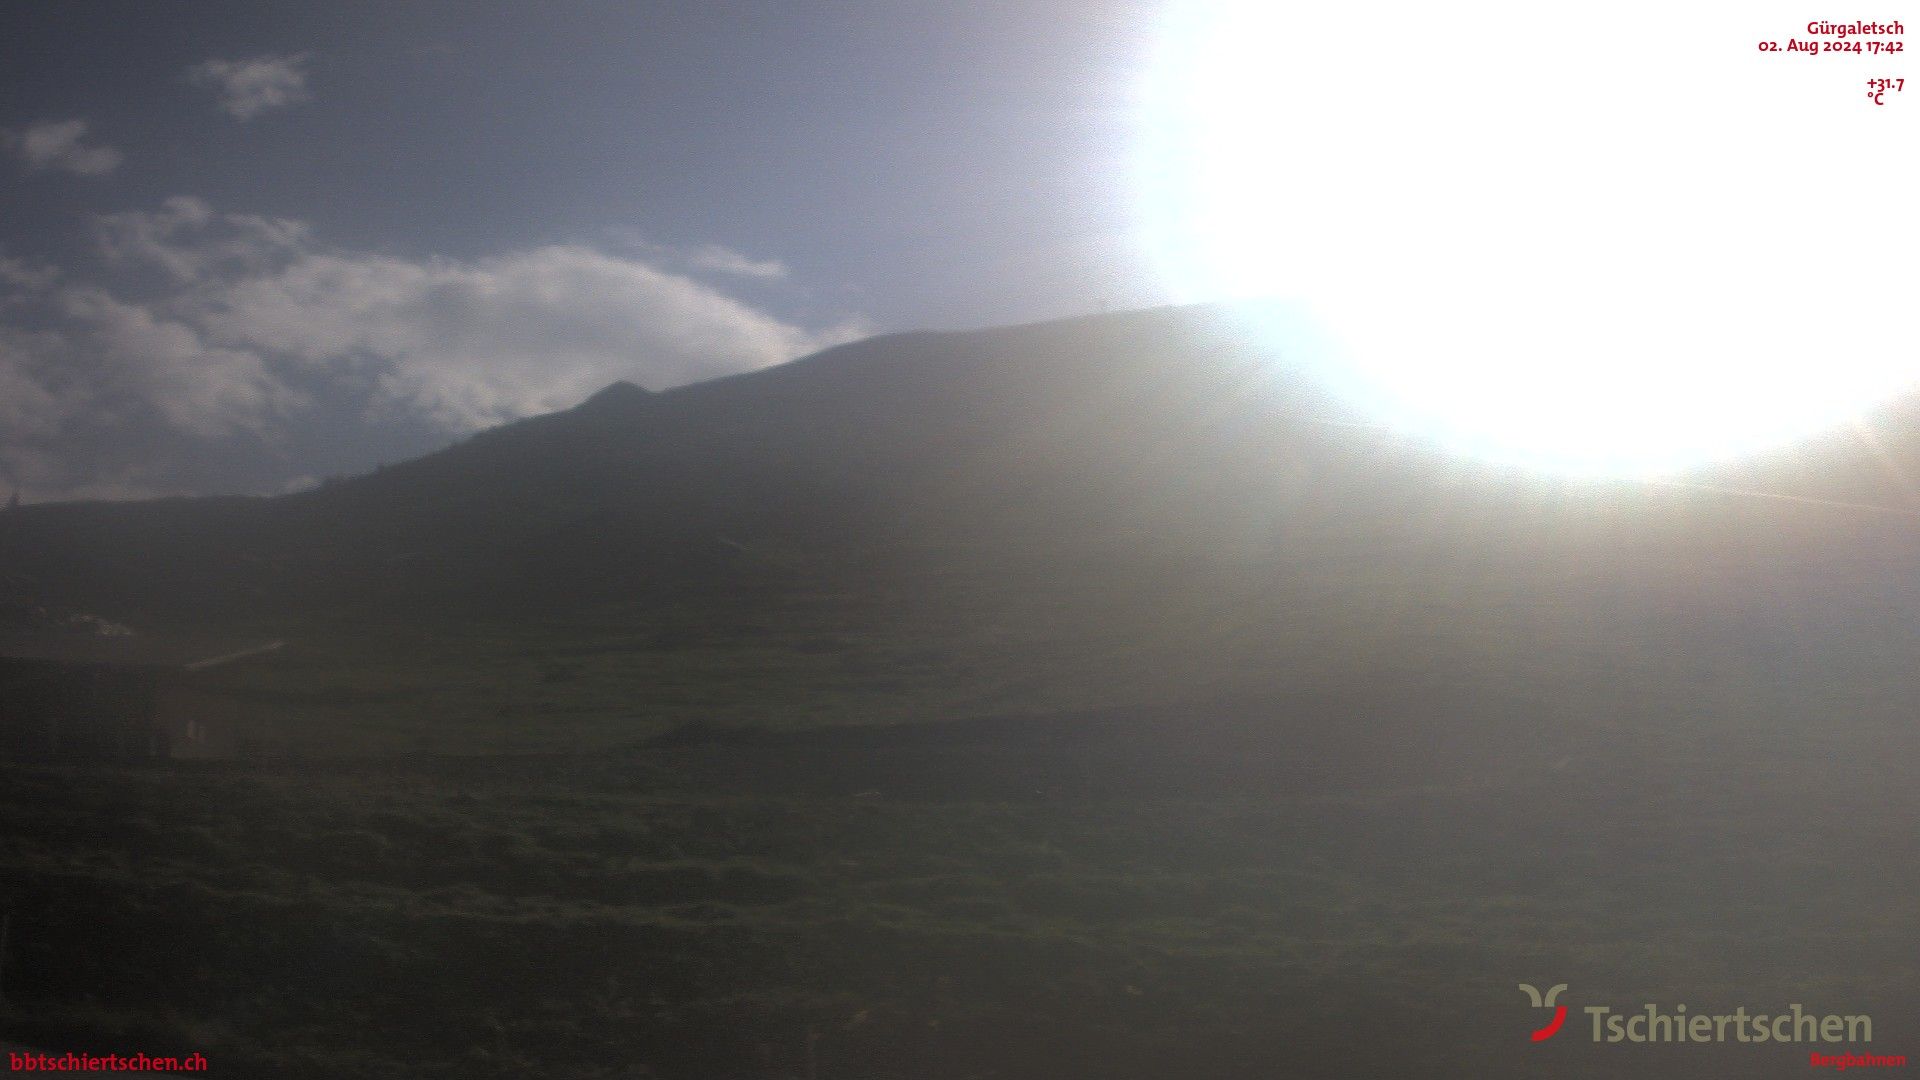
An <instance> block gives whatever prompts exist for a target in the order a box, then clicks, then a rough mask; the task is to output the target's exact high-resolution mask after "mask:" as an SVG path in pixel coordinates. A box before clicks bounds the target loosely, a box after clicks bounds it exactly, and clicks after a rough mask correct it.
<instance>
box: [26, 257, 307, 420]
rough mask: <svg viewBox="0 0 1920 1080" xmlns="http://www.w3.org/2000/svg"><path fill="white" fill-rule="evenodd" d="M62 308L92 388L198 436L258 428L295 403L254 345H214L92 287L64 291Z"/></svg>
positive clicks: (185, 328)
mask: <svg viewBox="0 0 1920 1080" xmlns="http://www.w3.org/2000/svg"><path fill="white" fill-rule="evenodd" d="M59 307H60V310H61V312H62V314H64V315H65V316H66V317H67V319H68V320H69V324H70V325H71V326H72V327H73V329H72V330H71V331H70V335H71V337H72V338H73V340H74V342H75V344H76V351H78V352H79V353H80V354H81V355H82V356H83V357H84V358H85V359H86V361H87V362H88V363H90V364H91V365H93V367H94V372H95V384H94V386H93V387H92V389H93V390H94V391H95V392H102V391H107V392H119V393H123V394H125V395H127V396H128V397H130V398H132V399H134V400H137V401H139V402H142V403H144V404H145V405H147V406H148V407H151V408H152V409H153V410H154V411H156V412H157V413H158V414H159V416H160V417H161V418H162V419H163V420H164V421H165V422H166V423H167V424H168V426H170V427H172V428H174V429H175V430H177V431H182V432H185V433H187V434H190V435H197V436H200V437H202V438H209V439H212V438H220V437H223V436H226V435H232V434H235V433H237V432H242V431H247V432H254V433H256V434H257V433H260V432H262V431H263V430H264V429H265V426H266V424H267V423H268V421H269V420H271V419H272V418H273V417H274V416H276V415H278V414H281V413H284V412H286V411H288V410H289V409H291V408H293V407H295V406H297V405H298V404H299V403H300V395H299V394H297V393H295V392H294V391H292V390H291V389H289V388H288V387H287V386H286V385H285V384H284V383H283V382H282V381H281V380H280V379H279V378H278V377H276V375H275V374H274V373H273V372H272V371H271V370H270V369H269V367H268V365H267V362H266V360H265V359H264V358H263V357H261V356H260V355H259V354H258V353H257V352H254V351H251V350H247V349H234V348H224V347H220V346H216V345H213V344H210V343H209V342H207V341H206V340H205V339H204V338H203V337H202V336H201V334H200V333H199V331H197V330H195V329H194V328H193V327H190V326H188V325H186V324H184V323H182V322H178V321H174V320H171V319H168V318H165V317H163V316H161V315H158V314H156V313H155V312H153V311H152V310H149V309H148V308H145V307H142V306H140V305H137V304H129V303H126V302H125V301H122V300H118V299H115V298H114V297H112V296H110V295H108V294H107V293H106V292H104V291H102V290H100V289H97V288H92V287H78V288H69V289H64V290H62V291H61V295H60V298H59Z"/></svg>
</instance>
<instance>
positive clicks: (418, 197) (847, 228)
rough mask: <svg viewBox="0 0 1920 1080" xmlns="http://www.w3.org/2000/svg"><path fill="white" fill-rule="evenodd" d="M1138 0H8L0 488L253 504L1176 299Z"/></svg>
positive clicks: (3, 26)
mask: <svg viewBox="0 0 1920 1080" xmlns="http://www.w3.org/2000/svg"><path fill="white" fill-rule="evenodd" d="M1152 21H1153V13H1152V12H1151V10H1149V9H1148V8H1147V7H1145V6H1144V5H1128V4H1116V3H1099V4H1093V3H1076V2H1069V0H1044V2H1025V3H981V4H964V5H958V4H942V3H931V2H927V3H920V2H894V3H872V4H870V3H846V4H833V5H816V4H770V3H751V4H749V3H740V4H728V3H700V4H652V3H620V4H611V3H608V4H586V3H581V4H560V5H550V4H534V3H525V4H497V3H496V4H487V3H470V2H463V3H459V4H445V3H409V4H400V5H396V4H389V3H351V2H346V3H328V4H319V5H315V4H299V5H295V4H280V3H265V4H262V3H245V4H241V3H220V2H215V3H193V4H186V3H162V4H153V3H145V2H139V3H97V2H91V0H89V2H82V3H74V4H50V5H9V6H8V7H6V8H5V9H0V140H4V143H3V145H0V172H3V173H4V175H5V182H6V190H7V192H8V197H7V198H6V199H5V200H4V203H0V487H3V486H7V485H11V486H13V487H16V488H18V489H20V490H22V491H23V493H24V496H25V497H26V498H27V499H28V500H29V501H39V500H46V499H54V498H71V497H100V498H123V497H139V496H146V495H158V494H174V493H211V492H241V493H270V492H274V491H279V490H288V489H294V488H298V487H300V486H303V485H306V484H311V483H313V482H314V481H315V480H316V479H317V478H320V477H324V476H329V475H339V474H350V473H355V472H359V471H363V470H366V469H369V468H372V467H373V466H374V465H376V464H378V463H379V462H380V461H383V460H395V459H400V458H404V457H408V456H412V455H415V454H418V453H421V452H424V451H427V450H430V449H433V448H435V447H437V446H439V445H443V444H445V443H447V442H449V441H451V440H453V439H456V438H458V437H460V436H462V435H464V434H467V433H470V432H472V431H474V430H476V429H479V428H483V427H487V426H491V425H494V424H497V423H500V422H503V421H506V420H511V419H514V418H516V417H520V416H525V415H529V414H532V413H538V412H544V411H549V410H552V409H555V408H564V407H567V406H570V405H572V404H574V403H576V402H577V401H579V400H581V399H582V398H584V397H586V396H588V395H589V394H591V393H592V392H593V391H594V390H596V389H598V388H600V387H601V386H604V385H606V384H608V383H610V382H613V381H616V380H618V379H629V380H632V381H635V382H638V383H640V384H641V385H644V386H648V387H650V388H652V389H664V388H666V387H670V386H673V385H678V384H682V383H685V382H689V381H694V380H698V379H702V378H709V377H713V376H716V375H721V374H727V373H732V372H736V371H741V370H747V369H751V368H755V367H761V366H766V365H768V364H772V363H777V362H780V361H783V360H787V359H791V358H794V357H795V356H798V355H802V354H805V353H807V352H811V351H815V350H817V349H818V348H820V347H823V346H826V345H830V344H834V343H837V342H840V341H844V340H848V339H850V338H854V337H859V336H865V335H868V334H871V333H875V332H884V331H890V330H904V329H917V328H947V327H952V328H959V327H968V326H981V325H996V324H1004V323H1011V322H1020V321H1028V320H1034V319H1041V318H1050V317H1059V316H1067V315H1077V314H1085V313H1087V312H1091V311H1094V310H1096V309H1097V308H1099V307H1100V306H1102V305H1108V306H1113V307H1128V306H1141V305H1145V304H1151V303H1155V302H1160V301H1162V300H1165V299H1167V298H1168V294H1167V293H1166V292H1165V290H1163V289H1161V288H1160V287H1159V285H1158V284H1157V283H1155V282H1153V281H1152V280H1151V278H1150V275H1148V274H1147V273H1145V272H1143V271H1142V269H1141V268H1140V266H1139V262H1140V256H1139V253H1138V251H1137V249H1135V248H1132V247H1130V246H1129V243H1128V235H1127V229H1128V223H1127V214H1128V213H1129V209H1128V207H1129V202H1128V200H1129V195H1128V192H1127V191H1126V190H1125V184H1124V177H1125V175H1126V171H1127V169H1128V168H1129V164H1128V161H1127V158H1126V154H1127V147H1128V145H1129V144H1128V139H1127V135H1126V131H1127V128H1128V125H1129V124H1130V123H1133V122H1134V121H1133V119H1132V117H1131V115H1130V113H1129V110H1128V102H1129V101H1130V100H1131V98H1132V97H1134V96H1136V95H1137V92H1138V87H1137V79H1138V74H1139V71H1140V68H1141V65H1142V60H1141V56H1142V53H1143V50H1144V49H1145V47H1146V45H1145V34H1146V31H1147V28H1148V27H1149V26H1150V25H1151V24H1152Z"/></svg>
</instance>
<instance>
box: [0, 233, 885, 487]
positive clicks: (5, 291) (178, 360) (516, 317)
mask: <svg viewBox="0 0 1920 1080" xmlns="http://www.w3.org/2000/svg"><path fill="white" fill-rule="evenodd" d="M93 229H94V239H95V244H96V249H97V252H98V254H99V256H100V257H101V259H102V261H103V262H104V263H105V265H106V266H107V267H108V268H109V269H110V270H112V271H114V272H115V273H117V274H118V275H120V277H121V278H122V279H124V283H125V284H126V285H127V286H128V288H127V289H126V290H123V291H121V292H119V293H116V292H114V291H111V290H109V289H108V288H105V287H102V286H100V285H97V284H90V283H80V282H69V281H68V277H67V276H64V275H63V276H58V277H56V276H55V275H54V274H53V273H52V272H51V271H47V270H41V269H36V268H30V267H27V266H25V265H24V264H20V263H18V262H8V263H5V264H0V269H4V270H5V271H6V272H5V273H4V274H0V467H4V468H6V469H9V470H11V471H12V472H13V473H14V475H15V477H16V478H17V479H19V480H20V482H26V481H25V479H24V477H23V473H24V472H25V471H27V467H26V464H25V463H30V461H31V460H34V459H32V458H31V455H23V454H22V453H21V451H23V450H33V449H39V450H44V449H46V448H47V447H49V446H52V445H55V444H58V443H59V442H61V441H62V440H72V439H77V438H81V437H83V436H84V437H86V438H89V439H93V440H95V441H101V440H103V439H104V441H105V442H108V443H111V442H113V441H114V435H113V433H114V432H116V431H130V430H136V429H144V430H150V431H151V430H156V429H157V430H159V431H162V432H164V433H166V434H167V435H168V436H170V437H173V438H184V439H188V440H199V441H201V442H216V441H219V440H228V441H231V440H235V439H251V440H256V441H259V440H264V441H271V440H272V439H273V438H274V437H275V432H276V431H277V430H278V429H279V428H280V427H281V426H282V424H283V423H284V422H286V421H287V420H288V419H289V418H293V417H299V416H302V415H305V414H310V413H311V411H312V410H314V409H316V408H320V407H321V406H319V405H317V404H316V402H318V401H321V400H325V401H329V402H334V403H336V404H335V405H332V406H328V407H333V408H338V407H339V406H338V405H337V402H339V401H342V400H347V401H351V402H354V403H355V405H354V406H353V408H354V409H357V410H358V415H357V416H354V417H352V418H350V419H351V420H352V422H354V423H363V424H364V423H382V422H396V421H403V422H406V423H410V424H414V425H416V426H417V425H427V426H430V427H431V428H433V429H435V430H438V431H441V432H445V433H449V434H459V433H465V432H470V431H473V430H476V429H479V428H482V427H487V426H490V425H493V424H497V423H501V422H504V421H508V420H512V419H516V418H519V417H523V416H528V415H532V414H535V413H541V412H548V411H552V410H554V409H560V408H566V407H569V406H571V405H573V404H576V403H577V402H579V401H580V400H581V399H583V398H584V397H586V396H587V395H589V394H590V393H592V392H593V391H594V390H597V389H598V388H600V387H602V386H604V385H606V384H608V383H610V382H614V381H616V380H619V379H630V380H633V381H635V382H638V383H641V384H642V385H645V386H648V387H651V388H653V389H664V388H668V387H672V386H676V385H680V384H683V383H688V382H694V381H699V380H702V379H707V378H713V377H717V376H721V375H727V374H733V373H737V372H741V371H748V370H753V369H756V368H762V367H767V366H769V365H773V364H778V363H781V362H784V361H786V360H790V359H793V358H795V357H797V356H800V355H804V354H806V353H809V352H813V351H816V350H818V349H821V348H824V347H826V346H828V345H831V344H836V343H839V342H842V341H846V340H850V339H851V338H854V337H857V336H859V335H860V334H861V333H862V332H863V331H864V328H863V327H862V326H860V325H858V324H853V323H848V324H843V325H839V326H834V327H830V328H826V329H821V330H809V329H806V328H803V327H801V326H798V325H795V324H793V323H790V322H787V321H784V320H782V319H780V318H778V317H776V316H774V315H772V314H770V313H768V312H766V311H763V310H761V309H759V308H756V307H754V306H752V305H750V304H748V303H747V302H745V301H743V300H741V299H739V298H738V297H736V296H734V295H731V294H730V293H729V292H727V291H725V290H723V289H722V288H720V287H717V286H716V285H714V284H711V283H709V282H707V281H703V280H700V279H697V278H695V277H693V276H691V275H690V274H689V273H686V272H682V271H680V270H676V269H668V268H666V267H664V266H662V265H660V261H659V260H654V259H649V258H647V257H644V256H625V255H618V254H610V253H608V252H606V251H603V250H600V249H598V248H595V247H591V246H587V245H580V244H553V245H547V246H541V247H534V248H528V249H524V250H517V251H510V252H506V253H502V254H498V255H493V256H489V257H485V258H477V259H471V260H460V259H450V258H439V257H425V258H407V257H401V256H397V255H393V254H389V253H383V252H368V251H353V250H343V249H339V248H335V247H330V246H328V245H325V244H323V243H322V242H321V241H320V240H318V239H317V238H316V237H315V235H314V233H313V230H312V229H310V228H309V227H308V226H307V225H305V224H304V223H302V222H298V221H292V220H288V219H283V218H273V217H265V216H261V215H254V214H241V213H223V212H220V211H217V210H216V209H215V208H214V207H212V206H211V205H209V204H208V203H206V202H205V201H203V200H200V199H196V198H191V197H177V198H173V199H169V200H167V201H166V202H165V203H163V204H162V205H161V206H160V207H158V208H156V209H153V210H141V211H131V212H125V213H117V214H106V215H101V216H99V217H98V218H96V219H95V220H94V222H93ZM712 250H713V251H723V250H724V249H712ZM727 254H728V255H733V253H731V252H728V253H727ZM733 257H734V258H735V259H738V260H740V262H741V264H742V265H744V266H746V267H747V268H748V270H747V271H742V270H740V269H739V268H737V267H716V273H721V274H729V275H738V274H740V273H746V275H747V276H749V277H758V278H762V279H766V278H770V277H771V276H772V275H771V274H769V273H764V272H762V273H754V272H750V271H751V270H752V269H753V268H761V269H764V268H766V267H769V266H777V265H778V264H771V263H762V262H758V261H755V260H750V259H746V258H745V257H743V256H737V255H733ZM780 271H781V273H784V272H785V268H784V267H781V268H780ZM129 295H132V296H137V297H139V298H138V299H129V298H128V296H129ZM137 441H138V440H132V442H137ZM96 472H97V465H96ZM290 475H291V474H290ZM52 479H54V478H51V477H47V476H39V477H37V478H36V479H35V480H34V481H33V483H34V484H35V485H36V486H44V485H45V484H47V483H48V482H50V481H51V480H52ZM97 480H98V477H97V476H89V477H79V476H69V477H65V478H61V482H62V483H63V484H65V486H66V487H68V488H74V489H76V490H77V485H79V484H81V483H83V482H85V481H97Z"/></svg>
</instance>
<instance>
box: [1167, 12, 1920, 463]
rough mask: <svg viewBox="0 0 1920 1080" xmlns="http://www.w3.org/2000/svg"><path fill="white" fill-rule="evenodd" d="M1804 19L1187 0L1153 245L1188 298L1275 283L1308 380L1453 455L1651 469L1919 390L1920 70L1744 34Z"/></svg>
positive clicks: (1171, 54) (1717, 453) (1776, 439)
mask: <svg viewBox="0 0 1920 1080" xmlns="http://www.w3.org/2000/svg"><path fill="white" fill-rule="evenodd" d="M1683 7H1684V8H1686V9H1687V10H1684V11H1683V10H1680V9H1681V8H1683ZM1806 11H1807V9H1805V5H1804V4H1800V5H1797V6H1792V7H1788V6H1783V5H1780V4H1776V3H1771V2H1768V0H1759V2H1739V3H1726V4H1698V5H1672V4H1666V3H1658V4H1654V3H1641V2H1638V0H1629V2H1628V3H1626V4H1625V5H1624V6H1622V5H1620V4H1609V5H1602V6H1598V7H1596V6H1593V5H1541V4H1528V5H1525V6H1519V5H1511V4H1480V5H1475V4H1473V3H1463V4H1428V3H1420V4H1410V3H1393V4H1373V5H1346V4H1316V5H1304V4H1303V5H1292V4H1267V3H1254V2H1247V3H1231V4H1197V5H1196V4H1187V5H1179V6H1176V7H1175V8H1173V9H1171V13H1170V14H1169V16H1168V18H1167V19H1166V21H1165V25H1164V27H1162V30H1161V38H1160V40H1161V43H1162V44H1161V47H1160V49H1159V52H1158V55H1157V57H1156V59H1155V61H1154V63H1153V65H1152V70H1151V72H1150V73H1149V76H1148V78H1147V80H1146V82H1145V88H1146V89H1145V96H1146V101H1145V103H1144V104H1145V111H1144V113H1143V115H1144V116H1145V117H1146V118H1147V124H1146V131H1145V133H1144V138H1143V139H1142V141H1141V146H1142V153H1141V158H1140V160H1141V177H1140V179H1141V185H1140V189H1141V193H1142V199H1143V210H1144V215H1143V216H1144V220H1145V221H1146V228H1147V231H1148V233H1149V235H1150V237H1151V243H1152V245H1153V248H1154V251H1155V254H1156V256H1157V257H1158V259H1159V260H1160V261H1161V263H1162V264H1163V265H1164V267H1165V270H1166V273H1167V274H1168V276H1169V278H1170V281H1171V283H1172V287H1173V289H1174V291H1175V292H1176V293H1178V294H1179V295H1181V297H1182V298H1186V299H1204V298H1216V297H1222V296H1252V295H1265V296H1278V297H1282V298H1286V299H1288V300H1290V301H1292V302H1293V303H1294V304H1295V305H1296V310H1297V311H1298V312H1299V313H1300V314H1301V315H1302V316H1304V317H1306V318H1309V319H1311V320H1312V321H1313V322H1314V323H1315V324H1317V325H1318V326H1319V327H1320V329H1321V331H1322V332H1323V335H1324V342H1325V344H1324V345H1323V347H1321V348H1319V349H1317V350H1315V356H1314V358H1313V359H1314V361H1315V362H1316V363H1318V364H1321V365H1323V366H1324V367H1325V369H1326V371H1327V372H1328V374H1329V376H1330V377H1332V378H1334V379H1336V380H1338V381H1340V382H1341V383H1344V384H1345V385H1347V386H1349V387H1350V388H1351V389H1352V390H1353V391H1354V392H1355V393H1356V394H1359V395H1362V397H1363V399H1364V401H1365V403H1366V404H1368V405H1369V406H1370V407H1371V408H1373V409H1375V410H1377V411H1378V412H1379V413H1380V415H1381V416H1382V418H1383V419H1384V420H1386V421H1388V422H1391V423H1395V424H1400V425H1404V426H1409V427H1413V428H1416V429H1418V430H1421V431H1424V432H1426V433H1429V434H1431V435H1433V436H1435V437H1437V438H1439V439H1441V440H1443V441H1445V442H1447V443H1449V444H1451V445H1454V446H1457V447H1460V448H1463V449H1466V450H1469V451H1472V452H1476V453H1482V454H1486V455H1489V456H1494V457H1500V458H1505V459H1508V460H1516V461H1521V462H1525V463H1528V464H1534V465H1540V466H1548V467H1555V468H1563V469H1570V470H1578V471H1589V472H1608V473H1643V472H1660V471H1667V470H1672V469H1677V468H1684V467H1687V466H1689V465H1693V464H1698V463H1700V462H1703V461H1706V460H1711V459H1715V458H1720V457H1725V456H1731V455H1736V454H1740V453H1744V452H1750V451H1754V450H1757V449H1761V448H1766V447H1771V446H1779V445H1784V444H1788V443H1791V442H1792V441H1793V440H1795V439H1796V438H1799V437H1802V436H1805V435H1808V434H1810V433H1813V432H1816V431H1819V430H1821V429H1825V428H1829V427H1832V426H1834V425H1836V424H1840V423H1843V422H1845V421H1846V420H1848V419H1849V418H1852V417H1856V416H1858V415H1859V414H1861V413H1862V412H1864V411H1866V410H1867V409H1869V408H1871V407H1872V406H1873V405H1874V404H1875V403H1877V402H1879V401H1882V400H1884V399H1885V398H1887V397H1888V396H1890V395H1893V394H1896V393H1899V392H1901V391H1902V390H1905V389H1909V388H1912V387H1913V386H1915V385H1917V384H1920V379H1917V378H1916V373H1917V372H1920V340H1916V332H1915V314H1916V310H1920V276H1917V275H1916V269H1917V268H1916V262H1917V261H1920V243H1916V240H1920V214H1916V213H1915V207H1914V198H1913V192H1914V191H1915V190H1920V169H1916V165H1920V123H1916V118H1917V117H1920V79H1916V80H1913V81H1914V82H1915V83H1916V85H1913V86H1911V87H1909V88H1908V89H1906V90H1905V91H1901V92H1896V93H1893V94H1889V95H1886V96H1885V98H1884V100H1886V101H1887V104H1884V105H1875V104H1874V103H1873V102H1872V101H1871V100H1870V99H1869V97H1868V96H1867V94H1866V92H1865V91H1866V87H1867V79H1868V78H1869V77H1870V76H1877V75H1898V74H1900V72H1901V70H1904V69H1906V68H1908V67H1909V65H1907V64H1905V63H1904V62H1902V63H1892V62H1890V61H1891V60H1899V61H1904V60H1905V56H1904V55H1902V56H1898V57H1892V58H1875V57H1873V56H1862V55H1852V54H1848V53H1836V54H1828V55H1818V54H1815V55H1803V54H1801V53H1799V52H1798V51H1793V52H1779V53H1769V52H1762V51H1761V49H1760V45H1759V43H1760V42H1762V41H1776V42H1778V43H1779V44H1780V46H1781V47H1782V48H1783V49H1785V48H1786V46H1787V44H1788V42H1789V41H1790V40H1792V39H1799V40H1807V39H1809V38H1810V37H1812V36H1813V35H1810V34H1809V33H1808V32H1807V13H1806ZM1898 14H1899V13H1898V12H1895V13H1893V14H1891V15H1886V16H1885V17H1886V18H1889V19H1891V18H1895V17H1898ZM1909 33H1911V31H1909ZM1882 36H1884V35H1882ZM1856 39H1858V38H1856ZM1882 69H1885V70H1884V71H1883V70H1882ZM1913 73H1914V74H1915V75H1920V70H1916V71H1914V72H1913Z"/></svg>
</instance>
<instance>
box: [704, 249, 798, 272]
mask: <svg viewBox="0 0 1920 1080" xmlns="http://www.w3.org/2000/svg"><path fill="white" fill-rule="evenodd" d="M688 259H689V261H691V262H692V263H693V265H694V266H695V267H697V268H698V269H701V270H711V271H713V272H714V273H717V274H733V275H735V276H736V277H747V278H762V279H765V280H778V279H781V278H784V277H786V276H787V264H786V263H783V262H781V261H780V260H778V259H751V258H748V257H747V256H745V255H742V254H740V253H739V252H737V251H733V250H731V249H728V248H723V247H721V246H719V245H718V244H707V245H705V246H703V247H698V248H695V249H694V250H693V252H692V254H690V255H689V256H688Z"/></svg>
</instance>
